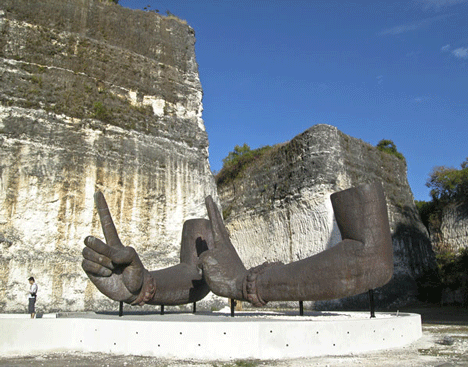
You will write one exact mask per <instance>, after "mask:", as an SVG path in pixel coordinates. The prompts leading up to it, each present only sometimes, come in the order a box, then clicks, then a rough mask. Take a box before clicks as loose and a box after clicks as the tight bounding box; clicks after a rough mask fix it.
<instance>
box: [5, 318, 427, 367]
mask: <svg viewBox="0 0 468 367" xmlns="http://www.w3.org/2000/svg"><path fill="white" fill-rule="evenodd" d="M14 316H15V315H11V316H10V317H9V316H8V315H5V314H4V315H0V326H1V330H2V332H1V333H0V353H1V354H2V355H4V356H5V355H26V354H31V353H50V352H63V351H83V352H102V353H113V354H129V355H144V356H155V357H160V358H168V359H188V358H190V359H199V360H232V359H246V358H253V359H264V360H269V359H289V358H306V357H313V356H325V355H346V354H358V353H363V352H368V351H376V350H382V349H391V348H399V347H403V346H405V345H408V344H410V343H412V342H414V341H416V340H417V339H419V338H420V337H421V335H422V331H421V330H422V329H421V317H420V316H419V315H418V314H408V313H400V314H398V315H397V314H391V313H376V318H372V319H371V318H369V313H366V312H308V313H307V312H306V313H305V314H304V316H298V315H297V314H293V313H284V312H262V311H260V312H253V311H252V312H237V313H236V316H235V317H234V318H232V317H230V315H229V313H223V312H220V313H211V312H210V313H201V312H200V313H197V314H196V315H193V314H186V313H170V312H168V313H166V314H165V315H159V314H147V313H146V314H142V313H127V314H125V315H124V316H123V317H118V315H117V314H115V313H70V314H52V315H44V317H42V318H38V319H30V318H28V317H29V315H24V317H14ZM54 316H55V317H54Z"/></svg>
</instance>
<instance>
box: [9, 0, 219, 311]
mask: <svg viewBox="0 0 468 367" xmlns="http://www.w3.org/2000/svg"><path fill="white" fill-rule="evenodd" d="M194 44H195V37H194V31H193V29H192V28H191V27H190V26H188V25H187V24H185V23H184V22H182V21H180V20H179V19H176V18H174V17H167V18H166V17H162V16H159V15H158V14H155V13H153V12H151V13H150V12H142V11H132V10H129V9H125V8H122V7H120V6H118V5H116V4H114V3H113V2H109V1H97V0H67V1H62V0H42V1H27V0H3V1H2V2H1V4H0V75H1V87H0V177H1V180H0V250H1V260H0V262H1V268H0V312H23V311H25V310H26V302H27V301H26V297H27V290H28V282H27V278H28V277H29V276H31V275H32V276H34V277H36V279H37V282H38V284H39V294H38V308H39V309H40V310H41V311H50V312H52V311H58V310H61V311H81V310H89V309H93V310H99V309H104V308H109V307H113V308H114V309H115V307H116V306H115V303H114V304H111V301H109V300H107V299H106V298H105V297H104V296H102V295H101V294H100V293H99V292H98V291H97V289H96V288H95V287H94V286H93V285H92V284H91V283H90V282H89V281H88V279H87V278H86V276H85V274H84V272H83V270H82V269H81V250H82V247H83V239H84V238H85V236H86V235H88V234H93V235H96V236H99V237H101V238H102V233H101V230H100V224H99V219H98V217H97V213H96V211H95V209H94V203H93V194H94V192H95V190H97V189H99V190H102V191H103V192H104V194H105V196H106V198H107V200H108V203H109V206H110V210H111V212H112V214H113V216H114V220H115V223H116V226H117V229H118V231H119V234H120V236H121V240H122V242H123V243H124V244H126V245H132V246H134V247H135V248H136V249H137V251H138V252H139V253H140V255H141V257H142V260H143V263H144V264H145V265H146V266H147V267H148V268H149V269H151V270H154V269H157V268H162V267H165V266H168V265H173V264H176V263H178V253H179V244H180V237H181V229H182V224H183V222H184V220H186V219H188V218H192V217H205V216H206V210H205V207H204V198H205V196H206V195H213V196H214V197H215V198H216V187H215V184H214V179H213V177H212V174H211V171H210V167H209V163H208V139H207V134H206V132H205V128H204V123H203V120H202V118H201V113H202V89H201V85H200V81H199V76H198V66H197V63H196V60H195V51H194Z"/></svg>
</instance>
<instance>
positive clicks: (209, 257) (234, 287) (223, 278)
mask: <svg viewBox="0 0 468 367" xmlns="http://www.w3.org/2000/svg"><path fill="white" fill-rule="evenodd" d="M205 204H206V208H207V211H208V216H209V217H210V221H211V226H212V231H213V238H214V248H213V249H210V250H208V251H205V252H204V253H203V254H202V255H201V256H200V267H201V268H202V269H203V275H204V277H205V280H206V282H207V284H208V285H209V287H210V289H211V291H212V292H213V293H214V294H216V295H218V296H222V297H229V298H233V299H237V300H243V299H244V298H243V294H242V289H243V279H244V277H245V275H246V272H247V270H246V269H245V267H244V264H242V260H241V259H240V258H239V255H238V254H237V251H236V249H235V248H234V246H233V245H232V243H231V240H230V239H229V234H228V232H227V229H226V227H225V226H224V223H223V219H222V217H221V214H220V212H219V210H218V208H217V206H216V204H215V203H214V202H213V199H212V198H211V196H208V197H207V198H206V199H205Z"/></svg>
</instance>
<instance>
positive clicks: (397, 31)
mask: <svg viewBox="0 0 468 367" xmlns="http://www.w3.org/2000/svg"><path fill="white" fill-rule="evenodd" d="M421 26H422V23H421V22H420V23H413V24H404V25H398V26H396V27H393V28H389V29H384V30H383V31H382V32H380V33H379V35H380V36H385V35H387V34H392V35H393V34H400V33H405V32H408V31H414V30H416V29H418V28H419V27H421Z"/></svg>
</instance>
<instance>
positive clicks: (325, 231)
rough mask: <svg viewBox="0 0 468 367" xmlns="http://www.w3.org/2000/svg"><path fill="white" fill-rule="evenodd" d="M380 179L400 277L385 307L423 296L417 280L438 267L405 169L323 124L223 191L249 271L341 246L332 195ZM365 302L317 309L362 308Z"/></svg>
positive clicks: (383, 295) (383, 296) (383, 299)
mask: <svg viewBox="0 0 468 367" xmlns="http://www.w3.org/2000/svg"><path fill="white" fill-rule="evenodd" d="M376 180H379V181H381V182H382V184H383V187H384V191H385V194H386V200H387V206H388V214H389V219H390V226H391V231H392V238H393V247H394V264H395V269H394V277H393V279H392V280H391V282H390V283H389V284H388V285H386V286H384V287H383V288H382V289H380V290H379V291H378V292H377V299H378V301H379V304H381V305H386V306H388V305H389V304H391V303H392V302H405V300H406V299H407V298H411V297H414V296H415V295H416V292H417V289H416V281H415V280H416V279H417V278H418V277H419V276H420V275H421V274H422V273H423V272H424V271H425V270H426V269H427V268H432V267H433V266H434V255H433V252H432V249H431V244H430V241H429V238H428V233H427V230H426V228H425V227H424V225H423V224H422V222H421V220H420V218H419V214H418V212H417V209H416V207H415V204H414V200H413V195H412V193H411V189H410V187H409V185H408V181H407V178H406V163H405V162H404V160H400V159H398V158H397V157H395V156H393V155H389V154H387V153H384V152H381V151H379V150H378V149H376V148H375V147H373V146H371V145H369V144H367V143H364V142H363V141H361V140H359V139H355V138H352V137H350V136H347V135H345V134H343V133H342V132H340V131H339V130H338V129H336V128H335V127H332V126H329V125H316V126H313V127H312V128H310V129H309V130H307V131H305V132H304V133H302V134H300V135H298V136H296V137H295V138H294V139H292V140H291V141H289V142H287V143H285V144H281V145H278V146H275V147H273V148H272V149H270V150H268V151H267V152H266V153H265V154H264V155H262V156H261V158H259V159H257V160H256V161H255V162H254V163H253V164H250V165H249V166H247V167H246V168H245V169H244V170H243V171H242V174H241V175H240V177H238V178H236V179H235V180H231V181H226V182H225V183H223V184H221V185H218V194H219V196H220V199H221V202H222V206H223V212H224V215H225V222H226V225H227V228H228V230H229V231H230V235H231V238H232V242H233V244H234V246H235V247H236V249H237V250H238V252H239V255H240V257H241V258H242V260H243V261H244V263H245V264H246V266H247V267H251V266H254V265H258V264H261V263H263V262H264V261H283V262H286V263H287V262H292V261H296V260H299V259H303V258H306V257H308V256H311V255H314V254H316V253H318V252H320V251H323V250H325V249H327V248H329V247H331V246H333V245H334V244H335V243H337V242H339V241H340V240H341V235H340V233H339V230H338V228H337V225H336V222H335V219H334V216H333V210H332V206H331V202H330V195H331V194H332V193H333V192H336V191H340V190H344V189H347V188H350V187H352V186H356V185H358V184H361V183H366V182H372V181H376ZM366 302H367V299H366V298H365V297H364V296H361V297H351V298H349V299H343V300H340V301H338V302H332V303H330V302H327V303H324V302H317V303H316V304H315V306H316V307H345V306H346V307H350V306H355V307H362V306H365V304H366Z"/></svg>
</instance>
